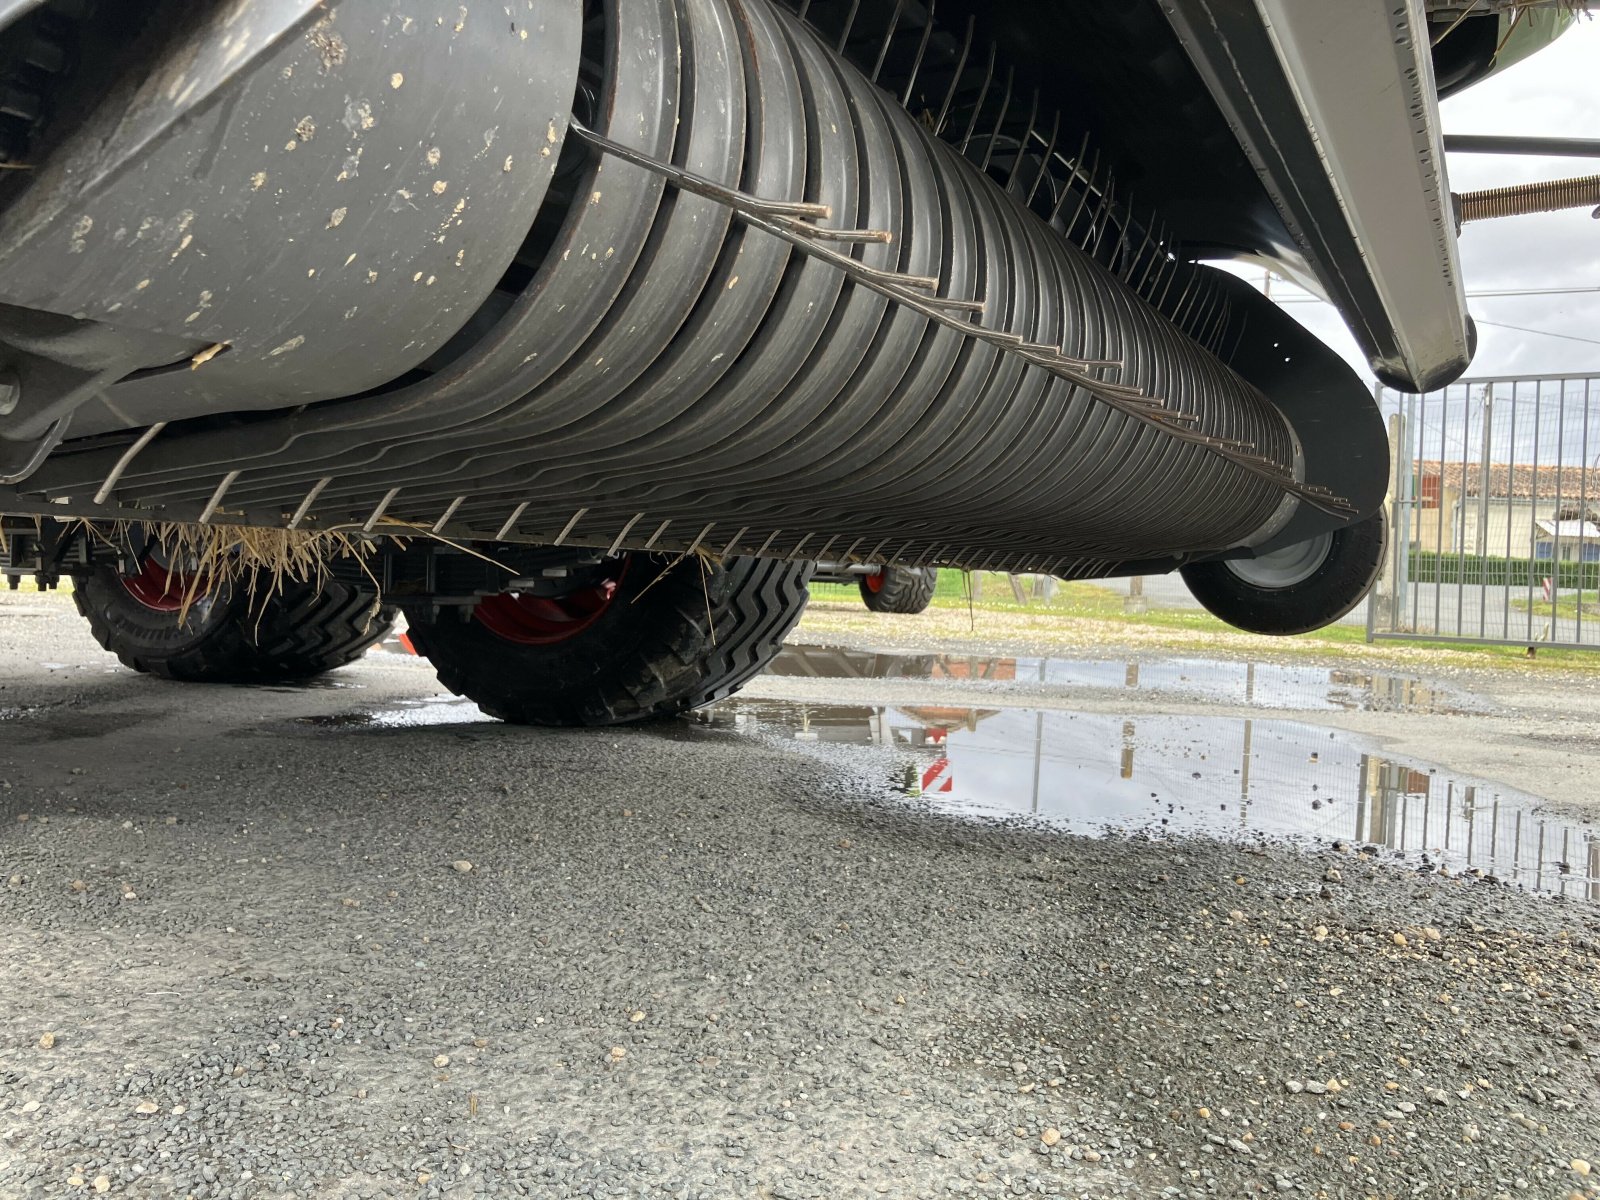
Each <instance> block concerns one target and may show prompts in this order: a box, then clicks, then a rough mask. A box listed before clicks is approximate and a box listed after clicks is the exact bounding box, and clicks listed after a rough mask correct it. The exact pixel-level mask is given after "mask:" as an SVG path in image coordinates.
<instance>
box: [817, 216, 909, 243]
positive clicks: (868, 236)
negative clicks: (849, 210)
mask: <svg viewBox="0 0 1600 1200" xmlns="http://www.w3.org/2000/svg"><path fill="white" fill-rule="evenodd" d="M794 227H795V228H796V229H797V230H799V231H801V232H803V233H805V234H807V235H808V236H810V237H814V238H816V239H817V240H818V241H823V242H877V243H879V244H880V245H884V246H887V245H889V244H890V243H891V242H893V241H894V234H892V233H890V232H889V231H888V230H887V229H824V228H823V227H822V226H820V225H806V224H804V223H802V222H799V221H797V222H795V226H794Z"/></svg>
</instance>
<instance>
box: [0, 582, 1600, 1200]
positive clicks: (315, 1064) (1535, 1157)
mask: <svg viewBox="0 0 1600 1200" xmlns="http://www.w3.org/2000/svg"><path fill="white" fill-rule="evenodd" d="M25 601H26V604H22V603H18V602H15V601H12V602H10V603H11V609H10V610H8V609H7V608H6V607H4V606H0V956H3V960H4V962H5V963H6V965H7V968H8V970H7V973H6V976H5V979H6V986H5V989H4V993H3V995H0V1195H3V1196H6V1197H13V1196H15V1197H33V1196H60V1195H76V1194H87V1195H97V1194H109V1195H127V1196H206V1197H239V1198H245V1197H257V1196H277V1195H294V1196H304V1197H325V1196H329V1197H331V1196H340V1197H342V1196H360V1197H378V1196H418V1195H421V1196H436V1195H490V1196H511V1195H528V1196H538V1197H568V1196H597V1197H598V1196H627V1197H633V1196H651V1197H655V1196H662V1197H666V1196H672V1197H703V1198H708V1200H711V1198H714V1200H721V1198H723V1197H765V1198H772V1200H778V1198H790V1200H796V1198H801V1197H805V1198H811V1197H817V1198H823V1197H826V1198H828V1200H835V1198H853V1197H878V1196H896V1197H938V1196H947V1195H949V1196H1057V1197H1078V1196H1088V1197H1111V1196H1138V1197H1181V1196H1208V1197H1209V1196H1246V1195H1252V1196H1253V1195H1263V1194H1267V1195H1278V1194H1288V1195H1300V1196H1312V1197H1344V1196H1396V1197H1398V1196H1428V1197H1447V1196H1449V1197H1455V1196H1461V1197H1483V1198H1490V1197H1501V1196H1507V1197H1516V1196H1533V1197H1569V1196H1573V1195H1577V1196H1595V1195H1600V1170H1593V1169H1591V1167H1590V1166H1589V1164H1590V1163H1596V1162H1600V1119H1597V1109H1596V1107H1595V1099H1596V1081H1597V1069H1596V1062H1595V1061H1594V1059H1593V1058H1592V1055H1593V1054H1594V1053H1595V1047H1596V1044H1597V1042H1596V1039H1597V1038H1600V908H1596V907H1595V906H1593V905H1591V904H1588V903H1585V902H1582V901H1559V900H1555V899H1548V898H1539V897H1533V896H1528V895H1523V894H1519V893H1515V892H1512V891H1510V890H1508V889H1505V888H1500V887H1496V886H1494V885H1491V884H1488V883H1485V882H1483V881H1479V880H1474V879H1472V878H1470V877H1468V878H1449V879H1445V878H1440V877H1438V876H1433V875H1421V874H1412V873H1409V872H1402V871H1397V870H1395V869H1394V868H1392V867H1388V866H1384V865H1381V864H1379V863H1378V862H1376V861H1375V860H1370V859H1367V858H1365V857H1363V855H1362V854H1361V853H1360V851H1359V850H1358V849H1356V848H1348V849H1346V850H1345V851H1343V852H1339V851H1333V850H1330V851H1328V852H1326V853H1322V854H1308V853H1298V852H1291V851H1287V850H1280V849H1274V848H1271V847H1263V848H1239V847H1232V846H1226V845H1220V844H1216V843H1212V842H1205V841H1197V840H1190V841H1180V842H1166V843H1156V842H1150V841H1141V840H1118V841H1096V840H1090V839H1084V838H1077V837H1070V836H1064V835H1059V834H1051V833H1046V832H1040V831H1036V830H1029V829H1021V828H1005V827H997V826H983V825H974V824H970V823H963V822H959V821H955V820H951V819H947V818H944V817H940V816H937V815H933V814H930V813H928V812H925V811H922V810H919V809H917V808H914V807H911V806H908V805H906V804H904V803H902V802H898V801H896V800H895V799H894V798H893V797H892V795H891V794H890V792H889V789H888V786H887V781H885V780H880V779H877V778H875V777H874V776H873V775H872V774H871V773H870V771H871V769H872V768H871V763H872V761H874V760H872V759H871V758H870V756H866V755H865V752H863V754H864V757H862V759H861V765H860V769H856V768H855V767H854V766H853V765H852V760H851V759H850V757H849V756H848V755H843V756H836V757H830V758H828V759H826V760H824V759H821V758H818V757H816V756H814V755H812V754H809V753H807V752H806V751H805V750H804V749H803V748H797V747H795V746H793V745H785V744H783V743H781V742H778V741H764V740H760V739H752V738H749V737H745V736H742V735H740V734H737V733H732V732H727V731H722V730H708V729H700V728H696V727H694V726H691V725H689V724H687V723H668V724H665V725H656V726H651V727H646V728H639V729H630V730H616V731H599V732H596V731H577V732H555V731H537V730H533V731H530V730H519V729H510V728H506V727H503V726H498V725H494V724H489V723H475V724H458V725H448V724H445V725H427V726H420V727H416V728H385V727H373V726H369V725H364V724H362V723H360V722H359V721H350V722H344V721H342V720H338V718H343V717H345V716H347V715H349V714H352V713H359V712H360V711H362V710H366V709H373V708H385V707H390V706H393V705H394V704H395V703H396V702H398V701H400V700H404V699H408V698H409V699H417V698H422V697H426V696H430V695H433V694H435V693H436V692H437V688H436V687H435V686H434V685H433V683H432V680H431V677H430V676H429V675H428V674H427V673H426V672H425V671H423V670H422V669H421V668H420V666H419V665H418V664H415V663H411V662H407V661H404V660H395V661H385V660H380V659H378V658H377V657H376V656H369V658H368V659H367V660H366V661H364V662H363V663H362V664H360V665H358V666H357V667H355V668H353V669H351V670H349V671H346V672H343V673H341V674H340V675H339V676H337V677H336V678H337V680H338V681H339V682H341V683H346V684H351V685H359V686H358V687H347V688H314V689H300V690H297V689H245V690H225V689H210V688H182V687H178V686H175V685H167V684H162V683H159V682H156V681H152V680H147V679H143V678H139V677H136V676H133V675H132V674H129V673H127V672H123V671H121V670H120V669H116V670H114V669H112V664H111V662H110V661H109V660H108V659H107V658H106V657H105V656H103V655H101V654H100V652H99V651H98V650H97V648H95V647H94V646H93V645H92V643H89V642H88V640H87V635H86V634H85V633H83V632H82V631H81V630H79V629H78V628H77V627H76V624H75V621H74V620H73V619H72V618H71V617H70V616H69V615H68V614H67V613H66V612H65V611H63V610H62V609H61V607H60V605H59V604H58V603H57V602H56V601H55V600H54V599H53V598H49V597H26V598H25ZM23 611H31V612H33V613H34V615H32V616H25V615H21V614H22V612H23ZM19 630H20V631H23V634H24V635H23V636H22V637H20V638H19V637H18V636H17V633H18V631H19ZM44 661H49V662H52V663H54V664H56V665H55V666H54V667H50V668H47V667H44V666H41V665H40V663H41V662H44ZM317 718H322V719H324V722H325V723H318V722H317V721H316V720H314V719H317ZM327 718H335V720H334V721H332V722H331V723H326V719H327ZM1054 786H1069V785H1068V784H1066V783H1064V782H1057V783H1056V784H1055V785H1054Z"/></svg>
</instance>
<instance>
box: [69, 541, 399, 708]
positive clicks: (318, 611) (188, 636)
mask: <svg viewBox="0 0 1600 1200" xmlns="http://www.w3.org/2000/svg"><path fill="white" fill-rule="evenodd" d="M73 599H74V600H75V601H76V603H77V605H78V611H79V612H80V613H82V614H83V615H84V616H85V617H86V618H88V621H89V628H90V630H91V631H92V632H93V634H94V637H95V640H96V641H97V642H99V643H100V644H101V645H102V646H104V647H105V648H106V649H107V650H109V651H111V652H112V653H113V654H115V655H116V656H117V657H118V658H119V659H121V660H122V662H123V664H124V665H126V666H129V667H132V668H133V669H134V670H135V671H142V672H145V673H148V674H151V675H159V676H161V677H162V678H164V679H176V680H181V681H183V682H186V683H285V682H291V681H294V680H300V679H309V678H311V677H312V676H314V675H321V674H322V673H323V672H325V671H331V670H333V669H334V668H335V667H342V666H344V665H345V664H346V663H349V662H353V661H354V660H355V659H357V658H359V657H360V656H361V655H362V654H363V653H365V651H366V649H367V647H368V646H371V645H372V644H373V643H374V642H376V641H378V640H379V639H380V638H382V637H383V635H384V634H386V633H387V632H388V631H389V627H390V626H391V625H393V624H394V619H395V616H396V611H395V610H394V609H392V608H386V607H384V606H383V605H382V604H381V603H380V602H379V600H378V597H377V596H376V595H375V594H374V593H373V592H371V591H369V590H365V589H361V588H357V587H353V586H351V585H349V584H345V583H337V582H334V581H332V580H327V581H322V582H312V583H306V582H295V581H285V582H284V583H283V585H282V588H281V590H280V589H278V588H277V586H276V585H275V584H274V582H273V581H272V580H271V579H270V578H268V577H266V576H264V575H263V576H260V577H258V578H257V579H256V580H255V581H254V586H253V587H252V586H251V583H250V581H248V580H246V581H241V582H237V583H234V584H231V585H230V584H224V583H220V582H217V581H213V580H206V579H202V578H197V577H196V576H194V575H191V574H185V573H184V572H182V571H181V570H178V569H174V568H173V567H172V565H171V564H170V563H166V562H164V561H161V555H160V554H159V552H152V553H151V554H149V555H147V556H146V557H145V559H144V561H143V563H142V564H141V567H140V570H139V571H138V572H137V573H132V574H124V573H122V572H120V571H119V570H118V569H117V568H116V566H115V565H114V564H111V563H107V562H98V563H96V564H95V565H94V566H93V567H92V568H91V569H90V570H89V571H88V572H86V573H84V574H80V575H78V576H77V577H76V578H75V579H74V580H73Z"/></svg>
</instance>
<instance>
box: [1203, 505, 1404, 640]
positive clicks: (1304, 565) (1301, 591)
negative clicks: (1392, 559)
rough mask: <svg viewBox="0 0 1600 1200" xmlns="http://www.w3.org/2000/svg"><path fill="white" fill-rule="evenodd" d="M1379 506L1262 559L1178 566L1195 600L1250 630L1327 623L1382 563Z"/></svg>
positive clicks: (1360, 595)
mask: <svg viewBox="0 0 1600 1200" xmlns="http://www.w3.org/2000/svg"><path fill="white" fill-rule="evenodd" d="M1387 529H1388V527H1387V522H1386V520H1385V518H1384V515H1383V513H1382V512H1381V511H1380V512H1379V513H1378V514H1377V515H1375V516H1372V517H1368V518H1367V519H1366V520H1365V521H1358V522H1357V523H1356V524H1354V525H1346V526H1345V527H1344V528H1342V529H1336V530H1334V531H1333V532H1332V533H1329V534H1323V535H1322V536H1321V537H1319V538H1313V539H1311V540H1310V541H1308V542H1302V543H1300V544H1299V545H1297V546H1289V547H1286V548H1285V549H1283V550H1279V551H1276V552H1274V554H1272V555H1268V556H1265V557H1263V558H1259V559H1242V560H1239V561H1237V562H1235V561H1224V562H1206V563H1191V564H1190V565H1189V566H1186V567H1183V568H1181V573H1182V575H1183V581H1184V582H1185V583H1186V584H1188V585H1189V590H1190V591H1191V592H1193V593H1194V597H1195V599H1196V600H1198V601H1200V603H1201V604H1203V605H1205V607H1206V609H1207V610H1208V611H1209V612H1210V613H1211V614H1212V615H1213V616H1216V617H1220V618H1221V619H1222V620H1224V621H1226V622H1227V623H1228V624H1230V625H1233V626H1235V627H1237V628H1239V629H1243V630H1246V631H1247V632H1250V633H1265V634H1271V635H1273V636H1278V637H1282V636H1288V635H1291V634H1296V633H1310V632H1311V631H1312V630H1313V629H1321V628H1323V627H1324V626H1326V625H1332V624H1333V623H1334V622H1335V621H1337V620H1338V619H1339V618H1340V617H1342V616H1344V615H1345V614H1346V613H1347V612H1349V611H1350V610H1351V609H1353V608H1354V607H1355V606H1356V605H1358V604H1360V603H1361V601H1362V600H1363V599H1365V597H1366V595H1367V593H1368V592H1369V591H1371V590H1372V585H1373V583H1374V582H1376V581H1377V578H1378V574H1379V572H1380V571H1381V570H1382V569H1383V554H1384V548H1385V546H1386V545H1387V544H1388V534H1387Z"/></svg>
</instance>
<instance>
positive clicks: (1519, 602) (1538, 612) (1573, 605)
mask: <svg viewBox="0 0 1600 1200" xmlns="http://www.w3.org/2000/svg"><path fill="white" fill-rule="evenodd" d="M1580 605H1581V607H1582V609H1583V615H1584V616H1586V617H1600V593H1596V594H1589V593H1579V594H1578V595H1576V596H1570V595H1569V596H1558V597H1557V598H1556V601H1555V603H1554V604H1553V605H1552V604H1551V602H1550V601H1548V600H1546V599H1544V597H1542V596H1535V597H1534V598H1533V599H1532V600H1530V599H1528V597H1526V596H1513V597H1511V607H1512V608H1514V609H1516V610H1517V611H1518V612H1531V613H1533V614H1534V615H1535V616H1542V617H1548V616H1551V615H1555V616H1558V617H1567V618H1569V619H1571V618H1575V617H1577V616H1578V609H1579V607H1580Z"/></svg>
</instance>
